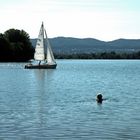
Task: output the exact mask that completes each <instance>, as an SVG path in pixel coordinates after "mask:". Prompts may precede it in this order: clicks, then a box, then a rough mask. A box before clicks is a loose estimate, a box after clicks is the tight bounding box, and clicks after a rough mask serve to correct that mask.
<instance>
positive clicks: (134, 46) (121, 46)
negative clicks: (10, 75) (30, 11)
mask: <svg viewBox="0 0 140 140" xmlns="http://www.w3.org/2000/svg"><path fill="white" fill-rule="evenodd" d="M31 42H32V45H33V46H35V44H36V39H31ZM50 43H51V45H52V49H53V51H54V52H55V53H67V54H73V53H95V52H111V51H115V52H137V51H140V39H118V40H113V41H108V42H105V41H101V40H97V39H94V38H84V39H79V38H72V37H56V38H50Z"/></svg>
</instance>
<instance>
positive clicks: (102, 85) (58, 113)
mask: <svg viewBox="0 0 140 140" xmlns="http://www.w3.org/2000/svg"><path fill="white" fill-rule="evenodd" d="M23 66H24V64H20V63H12V64H11V63H8V64H7V63H6V64H5V63H2V64H0V139H2V140H3V139H4V140H5V139H6V140H9V139H10V140H15V139H23V140H24V139H49V140H55V139H61V140H63V139H64V140H72V139H74V140H75V139H83V140H85V139H88V140H93V139H95V140H96V139H101V140H108V139H110V140H114V139H134V140H138V139H140V134H139V131H140V127H139V126H140V118H139V116H140V113H139V106H140V102H139V99H140V95H139V91H140V87H139V83H140V75H139V69H140V61H111V60H110V61H109V60H106V61H99V60H98V61H91V60H75V61H74V60H72V61H71V60H69V61H68V60H67V61H66V60H63V61H58V67H57V69H56V70H27V69H23ZM99 92H100V93H102V94H103V97H104V98H107V100H105V101H103V102H102V104H97V102H96V95H97V93H99ZM134 93H135V96H134ZM136 97H137V98H136Z"/></svg>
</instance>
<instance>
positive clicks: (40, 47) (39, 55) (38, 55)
mask: <svg viewBox="0 0 140 140" xmlns="http://www.w3.org/2000/svg"><path fill="white" fill-rule="evenodd" d="M44 45H45V44H44V26H43V23H42V25H41V28H40V32H39V35H38V39H37V43H36V48H35V54H34V59H35V60H39V61H42V60H45V49H44Z"/></svg>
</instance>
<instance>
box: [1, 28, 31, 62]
mask: <svg viewBox="0 0 140 140" xmlns="http://www.w3.org/2000/svg"><path fill="white" fill-rule="evenodd" d="M33 54H34V48H33V46H32V44H31V42H30V37H29V35H28V33H26V32H25V31H24V30H17V29H9V30H7V31H6V32H4V34H0V61H1V62H12V61H14V62H16V61H17V62H18V61H19V62H22V61H27V60H29V59H31V58H33Z"/></svg>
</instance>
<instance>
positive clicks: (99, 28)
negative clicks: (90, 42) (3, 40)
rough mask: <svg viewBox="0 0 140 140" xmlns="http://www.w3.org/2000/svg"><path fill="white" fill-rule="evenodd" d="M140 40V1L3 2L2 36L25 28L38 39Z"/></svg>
mask: <svg viewBox="0 0 140 140" xmlns="http://www.w3.org/2000/svg"><path fill="white" fill-rule="evenodd" d="M42 21H44V25H45V27H46V30H47V33H48V36H49V37H57V36H66V37H79V38H87V37H91V38H97V39H101V40H104V41H106V40H113V39H118V38H136V39H137V38H140V0H0V33H4V31H6V30H8V29H10V28H15V29H24V30H25V31H26V32H27V33H29V35H30V37H31V38H34V37H37V36H38V33H39V28H40V26H41V22H42Z"/></svg>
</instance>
